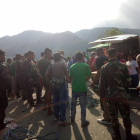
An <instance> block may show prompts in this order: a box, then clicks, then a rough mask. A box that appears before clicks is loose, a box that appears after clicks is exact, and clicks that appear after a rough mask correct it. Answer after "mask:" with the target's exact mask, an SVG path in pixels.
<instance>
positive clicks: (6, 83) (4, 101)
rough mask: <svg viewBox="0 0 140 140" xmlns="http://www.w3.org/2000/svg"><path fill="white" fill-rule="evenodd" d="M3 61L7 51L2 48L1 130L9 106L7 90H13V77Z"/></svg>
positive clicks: (0, 85)
mask: <svg viewBox="0 0 140 140" xmlns="http://www.w3.org/2000/svg"><path fill="white" fill-rule="evenodd" d="M3 62H5V52H4V51H3V50H1V49H0V131H1V130H2V129H3V128H4V127H5V124H4V118H5V110H6V107H7V106H8V98H7V95H6V90H8V92H9V93H11V92H12V84H11V77H10V74H9V73H8V69H7V67H6V65H4V64H3Z"/></svg>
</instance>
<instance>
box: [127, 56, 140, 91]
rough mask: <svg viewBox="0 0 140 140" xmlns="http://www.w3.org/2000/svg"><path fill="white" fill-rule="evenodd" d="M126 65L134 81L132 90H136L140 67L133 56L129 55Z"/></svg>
mask: <svg viewBox="0 0 140 140" xmlns="http://www.w3.org/2000/svg"><path fill="white" fill-rule="evenodd" d="M126 65H127V67H128V70H129V74H130V76H131V79H132V83H131V88H136V87H137V86H138V84H139V78H138V75H139V73H140V72H139V66H138V64H137V62H136V61H135V60H133V57H132V55H128V61H127V62H126Z"/></svg>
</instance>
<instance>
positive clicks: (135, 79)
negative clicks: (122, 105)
mask: <svg viewBox="0 0 140 140" xmlns="http://www.w3.org/2000/svg"><path fill="white" fill-rule="evenodd" d="M130 76H131V79H132V81H131V88H136V87H137V86H138V85H139V78H138V74H135V75H130ZM133 92H134V93H137V95H139V92H138V91H130V93H133Z"/></svg>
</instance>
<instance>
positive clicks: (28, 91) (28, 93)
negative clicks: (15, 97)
mask: <svg viewBox="0 0 140 140" xmlns="http://www.w3.org/2000/svg"><path fill="white" fill-rule="evenodd" d="M34 88H36V93H37V100H40V99H41V92H42V88H41V86H40V84H39V83H33V84H28V85H27V88H26V96H27V98H28V101H29V102H33V97H32V94H33V92H34Z"/></svg>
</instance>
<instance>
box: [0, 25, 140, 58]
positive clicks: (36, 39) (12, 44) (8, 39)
mask: <svg viewBox="0 0 140 140" xmlns="http://www.w3.org/2000/svg"><path fill="white" fill-rule="evenodd" d="M111 28H112V27H101V28H100V27H98V28H93V29H83V30H80V31H77V32H75V33H73V32H70V31H65V32H62V33H49V32H46V33H45V32H43V31H35V30H27V31H24V32H22V33H19V34H17V35H14V36H4V37H1V38H0V49H3V50H5V52H6V54H7V56H8V58H9V57H10V58H13V57H14V56H15V54H16V53H20V54H22V55H23V54H24V53H25V52H27V51H29V50H32V51H34V52H35V55H36V59H39V57H40V53H41V52H42V51H44V49H45V48H47V47H49V48H50V49H52V51H53V52H55V51H59V50H64V52H65V56H70V55H71V56H73V55H74V54H75V52H76V51H78V50H81V51H86V49H87V48H89V47H92V46H91V45H89V44H88V43H89V42H90V41H94V40H96V39H97V38H98V36H100V35H102V34H103V33H104V31H105V30H108V29H111ZM119 30H121V31H122V32H123V34H137V35H140V29H128V28H119Z"/></svg>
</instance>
